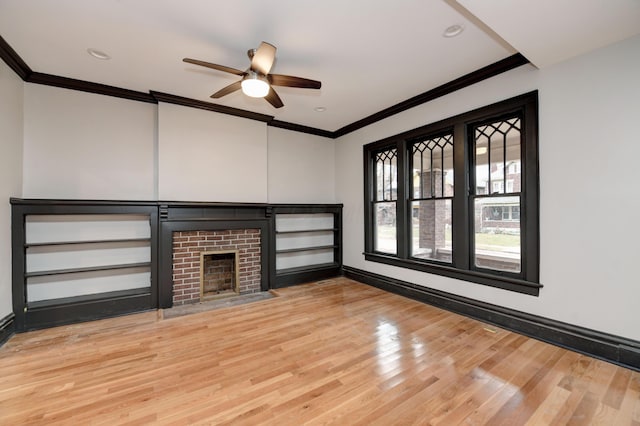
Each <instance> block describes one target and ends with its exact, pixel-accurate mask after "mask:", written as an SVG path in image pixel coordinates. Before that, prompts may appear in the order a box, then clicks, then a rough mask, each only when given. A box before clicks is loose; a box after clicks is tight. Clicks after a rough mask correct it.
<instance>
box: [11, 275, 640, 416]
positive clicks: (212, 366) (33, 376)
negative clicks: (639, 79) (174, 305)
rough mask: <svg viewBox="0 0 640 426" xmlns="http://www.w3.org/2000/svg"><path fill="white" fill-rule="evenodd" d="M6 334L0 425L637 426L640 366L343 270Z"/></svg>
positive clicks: (639, 402)
mask: <svg viewBox="0 0 640 426" xmlns="http://www.w3.org/2000/svg"><path fill="white" fill-rule="evenodd" d="M276 293H277V294H278V296H279V297H275V298H272V299H269V300H264V301H260V302H255V303H251V304H247V305H241V306H235V307H231V308H224V309H220V310H215V311H209V312H204V313H198V314H193V315H188V316H182V317H177V318H172V319H164V320H163V319H161V318H160V317H161V315H160V314H158V313H156V312H149V313H143V314H136V315H129V316H125V317H120V318H113V319H108V320H103V321H95V322H91V323H84V324H75V325H71V326H65V327H58V328H53V329H48V330H41V331H35V332H30V333H25V334H19V335H16V336H13V337H12V338H11V339H10V340H9V342H7V343H6V344H5V345H4V346H3V347H2V348H0V424H2V425H22V424H46V425H51V424H73V425H76V424H77V425H85V424H104V425H125V424H131V425H134V424H175V425H183V424H199V425H201V424H216V425H218V424H234V425H236V424H238V425H241V424H250V425H254V424H269V425H289V424H291V425H301V424H336V425H393V424H398V425H409V424H416V425H427V424H431V425H436V424H441V425H454V424H459V423H462V424H470V425H480V424H489V425H499V424H506V425H520V424H536V425H537V424H545V425H546V424H581V425H582V424H603V425H629V424H635V425H638V424H640V373H638V372H634V371H631V370H628V369H625V368H621V367H617V366H615V365H612V364H609V363H606V362H603V361H598V360H595V359H593V358H589V357H587V356H584V355H580V354H577V353H574V352H570V351H567V350H564V349H561V348H558V347H555V346H552V345H549V344H546V343H542V342H539V341H537V340H533V339H530V338H527V337H524V336H521V335H518V334H515V333H511V332H508V331H505V330H502V329H499V328H496V327H494V326H490V325H487V324H483V323H481V322H478V321H475V320H472V319H468V318H465V317H462V316H459V315H456V314H452V313H449V312H446V311H443V310H440V309H437V308H434V307H431V306H428V305H425V304H422V303H419V302H416V301H412V300H409V299H406V298H403V297H400V296H397V295H393V294H390V293H386V292H384V291H381V290H378V289H376V288H372V287H369V286H366V285H363V284H359V283H356V282H353V281H350V280H348V279H345V278H337V279H334V280H327V281H321V282H318V283H312V284H307V285H303V286H297V287H291V288H287V289H283V290H278V291H277V292H276Z"/></svg>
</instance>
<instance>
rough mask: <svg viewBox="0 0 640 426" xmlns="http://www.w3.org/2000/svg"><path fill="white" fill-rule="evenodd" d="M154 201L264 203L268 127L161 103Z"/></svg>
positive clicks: (159, 106)
mask: <svg viewBox="0 0 640 426" xmlns="http://www.w3.org/2000/svg"><path fill="white" fill-rule="evenodd" d="M158 135H159V136H158V137H159V145H158V146H159V169H158V175H159V191H158V193H159V197H160V199H162V200H177V201H221V202H255V203H261V202H267V125H266V124H265V123H262V122H259V121H254V120H248V119H246V118H239V117H233V116H230V115H223V114H218V113H214V112H211V111H205V110H200V109H194V108H188V107H183V106H178V105H172V104H166V103H163V102H161V103H160V104H159V105H158Z"/></svg>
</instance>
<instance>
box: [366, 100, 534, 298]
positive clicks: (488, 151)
mask: <svg viewBox="0 0 640 426" xmlns="http://www.w3.org/2000/svg"><path fill="white" fill-rule="evenodd" d="M537 134H538V131H537V92H532V93H529V94H526V95H522V96H519V97H516V98H513V99H509V100H506V101H503V102H500V103H497V104H494V105H490V106H487V107H484V108H480V109H478V110H475V111H471V112H468V113H465V114H461V115H459V116H456V117H452V118H449V119H446V120H443V121H440V122H438V123H434V124H430V125H427V126H424V127H421V128H419V129H414V130H411V131H409V132H405V133H403V134H400V135H396V136H392V137H390V138H386V139H383V140H381V141H378V142H374V143H371V144H368V145H366V146H365V147H364V160H365V163H364V164H365V189H366V190H365V259H366V260H370V261H375V262H381V263H387V264H391V265H395V266H400V267H406V268H410V269H416V270H421V271H425V272H429V273H435V274H440V275H445V276H450V277H453V278H457V279H463V280H467V281H470V282H475V283H480V284H485V285H490V286H494V287H499V288H504V289H508V290H513V291H518V292H521V293H526V294H532V295H538V293H539V289H540V287H542V286H541V285H540V284H539V278H538V276H539V273H538V270H539V265H538V256H539V255H538V251H539V249H538V247H539V243H538V148H537V146H538V143H537Z"/></svg>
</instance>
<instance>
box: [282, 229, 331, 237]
mask: <svg viewBox="0 0 640 426" xmlns="http://www.w3.org/2000/svg"><path fill="white" fill-rule="evenodd" d="M335 231H338V228H323V229H300V230H296V231H278V230H276V235H284V234H311V233H314V232H335Z"/></svg>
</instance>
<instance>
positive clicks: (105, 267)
mask: <svg viewBox="0 0 640 426" xmlns="http://www.w3.org/2000/svg"><path fill="white" fill-rule="evenodd" d="M145 267H149V268H151V262H140V263H122V264H119V265H102V266H86V267H82V268H68V269H54V270H49V271H34V272H26V273H25V274H24V276H25V278H31V277H46V276H50V275H66V274H77V273H81V272H98V271H110V270H116V269H133V268H145Z"/></svg>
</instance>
